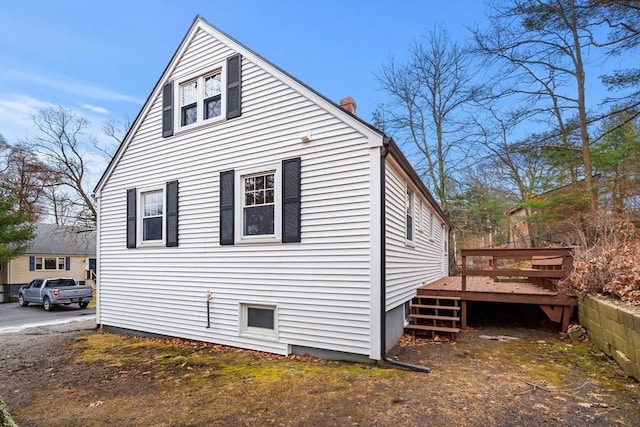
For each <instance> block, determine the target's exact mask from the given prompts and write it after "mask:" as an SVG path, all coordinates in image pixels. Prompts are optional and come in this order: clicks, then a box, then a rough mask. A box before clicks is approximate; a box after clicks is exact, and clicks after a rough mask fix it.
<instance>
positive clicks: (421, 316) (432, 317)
mask: <svg viewBox="0 0 640 427" xmlns="http://www.w3.org/2000/svg"><path fill="white" fill-rule="evenodd" d="M409 317H410V318H412V319H430V320H450V321H454V320H455V321H456V322H459V321H460V317H458V316H455V317H454V316H435V315H433V314H414V313H412V314H409Z"/></svg>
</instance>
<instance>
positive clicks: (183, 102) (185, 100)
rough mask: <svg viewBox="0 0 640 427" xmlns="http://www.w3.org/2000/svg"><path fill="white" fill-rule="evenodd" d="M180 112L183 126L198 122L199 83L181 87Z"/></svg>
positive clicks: (193, 82)
mask: <svg viewBox="0 0 640 427" xmlns="http://www.w3.org/2000/svg"><path fill="white" fill-rule="evenodd" d="M180 111H181V113H180V114H181V116H182V117H181V119H180V123H181V125H182V126H187V125H190V124H193V123H196V122H197V121H198V81H197V80H196V81H192V82H189V83H184V84H181V85H180Z"/></svg>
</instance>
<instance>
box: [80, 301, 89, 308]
mask: <svg viewBox="0 0 640 427" xmlns="http://www.w3.org/2000/svg"><path fill="white" fill-rule="evenodd" d="M78 305H79V306H80V308H87V306H88V305H89V303H88V302H81V303H78Z"/></svg>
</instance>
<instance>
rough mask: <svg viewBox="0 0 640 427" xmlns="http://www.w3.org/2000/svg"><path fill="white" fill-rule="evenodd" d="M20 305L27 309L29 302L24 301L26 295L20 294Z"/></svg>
mask: <svg viewBox="0 0 640 427" xmlns="http://www.w3.org/2000/svg"><path fill="white" fill-rule="evenodd" d="M18 305H19V306H20V307H26V306H28V305H29V301H25V300H24V295H22V294H20V295H18Z"/></svg>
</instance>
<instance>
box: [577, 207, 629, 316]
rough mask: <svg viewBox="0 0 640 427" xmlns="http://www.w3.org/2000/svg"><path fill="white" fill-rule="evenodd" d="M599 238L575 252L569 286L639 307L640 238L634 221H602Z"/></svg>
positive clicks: (598, 227) (598, 233)
mask: <svg viewBox="0 0 640 427" xmlns="http://www.w3.org/2000/svg"><path fill="white" fill-rule="evenodd" d="M598 222H599V223H598V224H597V227H596V229H597V235H598V239H597V241H596V243H594V244H593V245H590V246H587V247H584V248H580V249H575V250H574V253H573V255H574V260H573V267H574V269H573V272H572V273H571V275H570V276H569V278H568V282H569V283H570V285H571V286H572V287H573V288H574V289H577V290H578V291H580V292H585V293H588V294H600V295H605V296H612V297H616V298H619V299H621V300H622V301H629V302H631V303H634V304H638V305H640V238H639V236H638V232H637V230H636V228H635V226H634V224H633V222H631V221H628V220H618V221H612V220H608V219H606V218H600V219H599V221H598Z"/></svg>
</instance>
